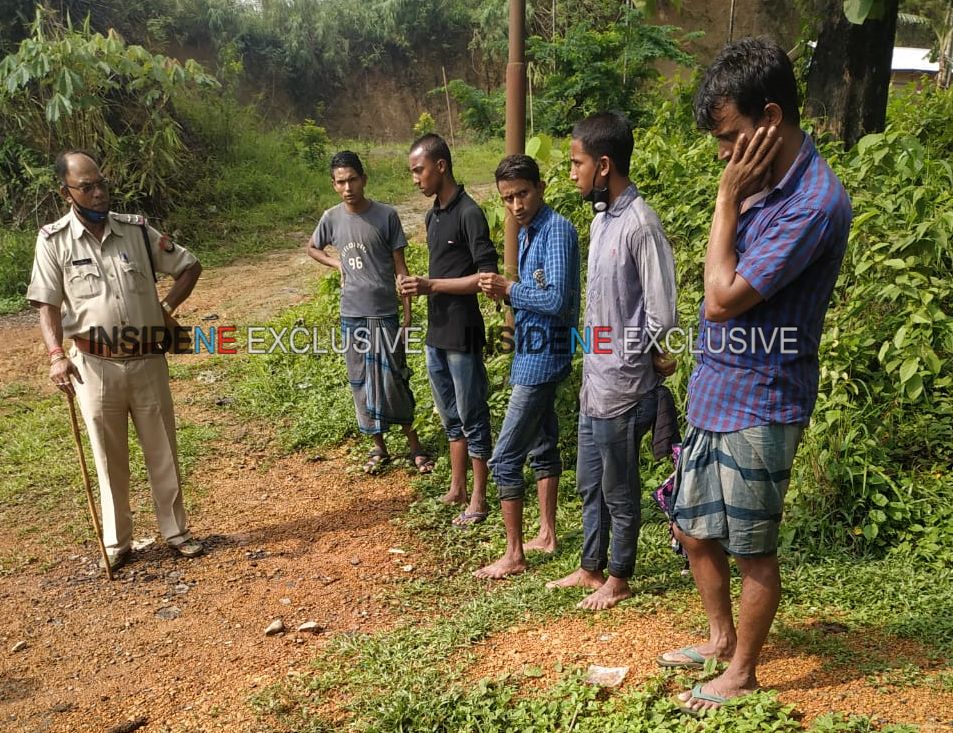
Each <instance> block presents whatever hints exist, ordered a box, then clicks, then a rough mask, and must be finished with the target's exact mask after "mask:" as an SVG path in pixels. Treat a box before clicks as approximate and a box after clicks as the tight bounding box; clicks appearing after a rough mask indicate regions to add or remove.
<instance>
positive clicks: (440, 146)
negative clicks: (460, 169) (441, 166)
mask: <svg viewBox="0 0 953 733" xmlns="http://www.w3.org/2000/svg"><path fill="white" fill-rule="evenodd" d="M418 148H419V149H420V150H421V151H423V154H424V155H426V156H427V157H428V158H429V159H430V160H432V161H434V162H436V161H438V160H445V161H447V173H449V174H451V175H453V159H452V158H451V157H450V147H449V146H448V145H447V141H446V140H444V139H443V138H442V137H440V135H437V134H436V133H433V132H428V133H427V134H426V135H421V136H420V137H418V138H417V139H416V140H414V141H413V142H412V143H411V144H410V152H411V153H412V152H414V151H415V150H417V149H418Z"/></svg>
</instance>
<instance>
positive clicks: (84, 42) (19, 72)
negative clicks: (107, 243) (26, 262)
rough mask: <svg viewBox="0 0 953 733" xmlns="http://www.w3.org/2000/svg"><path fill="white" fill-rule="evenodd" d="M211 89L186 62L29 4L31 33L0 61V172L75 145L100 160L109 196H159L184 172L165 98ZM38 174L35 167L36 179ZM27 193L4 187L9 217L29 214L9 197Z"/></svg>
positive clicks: (25, 168)
mask: <svg viewBox="0 0 953 733" xmlns="http://www.w3.org/2000/svg"><path fill="white" fill-rule="evenodd" d="M214 85H216V81H215V80H214V79H213V78H212V77H210V76H208V75H207V74H205V73H204V71H202V69H201V67H200V66H199V65H198V64H197V63H195V62H194V61H191V60H190V61H187V62H186V63H185V64H184V65H183V64H180V63H179V62H178V61H175V60H173V59H170V58H168V57H165V56H160V55H154V54H151V53H149V52H148V51H146V50H145V49H144V48H142V47H141V46H128V45H126V44H125V43H124V42H123V40H122V39H121V38H120V37H119V36H118V35H117V34H116V33H115V32H113V31H110V32H109V34H108V35H106V36H103V35H101V34H99V33H92V32H90V29H89V25H88V22H87V24H85V25H83V26H82V27H81V28H79V29H75V28H74V27H73V26H72V24H71V23H70V22H69V21H68V20H67V22H66V24H62V23H60V22H59V21H58V20H56V17H55V16H54V15H52V14H47V13H45V12H44V11H42V10H37V15H36V20H35V21H34V24H33V29H32V35H31V37H30V38H28V39H26V40H24V41H23V42H22V43H21V44H20V47H19V49H18V50H17V52H16V53H14V54H11V55H9V56H7V57H6V58H4V59H3V61H0V133H2V134H3V136H4V137H5V138H7V139H9V140H10V141H11V142H6V141H5V143H4V151H5V155H4V157H3V158H2V160H3V161H4V164H5V165H4V170H3V171H0V172H2V173H3V174H4V175H3V176H2V177H3V178H10V179H13V180H16V179H17V178H19V179H22V178H23V177H24V175H26V176H27V177H28V178H30V177H32V176H31V172H32V171H33V170H34V164H35V162H36V160H37V156H38V157H39V160H41V161H49V160H51V159H52V158H53V157H54V156H55V154H56V153H57V152H59V151H60V150H63V149H66V148H72V147H82V148H86V149H88V150H90V151H92V152H93V153H94V154H96V155H98V156H99V157H100V158H101V161H100V162H101V166H102V169H103V173H104V174H105V175H106V176H108V177H109V178H110V179H111V180H112V181H113V182H114V184H115V185H114V191H115V194H116V195H117V196H118V197H119V198H121V199H123V200H125V201H143V200H150V201H151V202H152V203H153V205H158V204H160V203H163V202H167V201H168V199H169V198H170V197H171V196H172V195H173V194H174V193H175V191H176V190H177V184H178V183H181V176H182V174H183V171H188V170H189V169H190V168H189V166H188V165H186V161H187V160H188V158H189V152H188V150H187V148H186V146H185V145H184V143H183V140H182V136H181V129H180V126H179V124H178V122H177V120H176V118H175V114H174V110H173V99H174V97H175V96H176V95H177V94H178V93H179V92H181V91H183V90H185V89H187V88H195V87H212V86H214ZM11 154H12V155H11ZM43 176H46V177H45V178H44V177H43ZM47 180H48V173H47V172H45V171H44V172H43V173H42V175H40V177H39V182H42V183H45V182H46V181H47ZM34 189H35V186H31V185H27V186H24V187H22V188H18V189H14V190H11V191H10V193H11V194H12V196H11V197H10V198H11V202H10V203H8V204H6V206H5V207H4V208H5V209H6V210H7V211H8V212H9V214H10V215H11V216H14V215H17V214H18V213H19V214H21V215H22V212H23V211H25V210H26V211H29V210H32V209H31V208H30V207H31V206H32V202H30V201H29V200H26V201H23V200H20V201H18V198H19V197H21V196H23V195H26V196H29V195H30V194H31V193H33V192H34ZM34 208H35V207H34ZM5 213H6V212H5Z"/></svg>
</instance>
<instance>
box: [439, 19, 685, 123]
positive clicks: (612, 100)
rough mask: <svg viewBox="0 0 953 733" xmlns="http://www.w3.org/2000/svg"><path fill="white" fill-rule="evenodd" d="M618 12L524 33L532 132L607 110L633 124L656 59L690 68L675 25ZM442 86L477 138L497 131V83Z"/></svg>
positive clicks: (499, 103)
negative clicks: (544, 32)
mask: <svg viewBox="0 0 953 733" xmlns="http://www.w3.org/2000/svg"><path fill="white" fill-rule="evenodd" d="M616 12H617V13H619V16H620V20H619V21H618V22H612V23H609V24H608V25H607V26H605V27H601V26H600V25H599V24H597V23H595V22H594V21H593V20H591V19H588V18H586V19H584V20H578V21H576V22H575V23H573V24H572V25H570V26H569V27H568V28H567V29H566V30H565V31H564V32H561V33H557V35H556V36H554V37H551V38H546V37H543V36H532V37H530V38H529V40H528V43H527V59H528V61H529V62H530V73H531V83H532V87H533V102H532V105H533V109H532V112H533V121H534V127H535V130H537V131H541V132H545V133H549V134H555V135H563V134H566V133H567V132H568V131H569V130H570V129H571V127H572V125H573V123H574V122H575V121H577V120H578V119H580V118H581V117H585V116H586V115H588V114H592V113H594V112H597V111H599V110H607V109H613V110H618V111H620V112H623V113H624V114H626V115H628V116H629V117H630V118H631V119H632V120H633V121H635V122H639V121H641V120H642V119H644V118H645V117H646V113H647V110H646V108H645V104H644V101H643V99H642V96H643V95H644V93H645V90H646V86H647V82H649V81H650V80H652V79H655V78H656V77H657V76H658V71H657V70H656V68H655V63H656V62H658V61H661V60H667V61H675V62H676V63H679V64H683V65H686V66H688V65H691V63H692V58H691V56H689V55H688V54H687V53H686V52H684V51H683V50H682V48H681V45H680V41H679V39H678V38H677V37H676V33H677V29H676V28H674V27H671V26H658V25H650V24H648V23H646V22H645V19H644V16H643V15H642V14H641V13H640V12H639V11H638V10H634V9H631V8H629V7H623V8H622V10H621V11H619V10H616ZM447 88H448V90H449V91H450V93H451V94H452V95H453V97H454V98H455V99H456V101H457V103H458V104H459V105H460V106H461V109H462V113H461V116H462V118H463V122H464V124H465V125H467V126H468V127H469V128H470V129H471V130H473V131H475V132H476V133H477V134H478V135H481V136H487V135H500V134H502V130H503V90H502V88H497V89H494V90H493V91H491V92H484V91H482V90H480V89H477V88H475V87H473V86H471V85H469V84H466V83H465V82H463V81H462V80H459V79H457V80H454V81H452V82H451V83H450V84H448V86H447ZM439 91H442V88H441V89H440V90H439Z"/></svg>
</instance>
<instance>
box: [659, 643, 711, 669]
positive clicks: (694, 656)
mask: <svg viewBox="0 0 953 733" xmlns="http://www.w3.org/2000/svg"><path fill="white" fill-rule="evenodd" d="M666 654H681V655H682V656H683V657H686V659H666V658H665V655H666ZM706 661H707V657H705V656H704V655H702V654H700V653H699V652H698V651H697V650H696V649H695V648H694V647H690V646H684V647H682V648H681V649H676V650H675V651H671V652H664V653H662V654H659V655H658V656H657V657H656V658H655V662H656V664H658V666H659V667H666V668H669V669H704V667H705V662H706Z"/></svg>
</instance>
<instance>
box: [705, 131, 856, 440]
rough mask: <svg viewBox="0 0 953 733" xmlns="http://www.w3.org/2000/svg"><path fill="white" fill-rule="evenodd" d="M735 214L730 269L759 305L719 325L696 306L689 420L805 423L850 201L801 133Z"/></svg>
mask: <svg viewBox="0 0 953 733" xmlns="http://www.w3.org/2000/svg"><path fill="white" fill-rule="evenodd" d="M742 210H743V213H742V214H741V216H740V218H739V220H738V231H737V241H736V244H735V249H736V251H737V253H738V265H737V267H736V272H737V273H738V274H739V275H741V276H742V277H743V278H744V279H745V280H746V281H747V282H748V284H750V285H751V287H753V288H754V289H755V290H757V291H758V293H759V294H760V295H761V297H762V298H763V299H764V300H763V301H762V302H760V303H758V304H757V305H755V306H754V307H753V308H751V309H750V310H748V311H747V312H745V313H742V314H741V315H739V316H736V317H735V318H732V319H730V320H728V321H725V322H723V323H715V322H713V321H708V320H706V319H705V303H704V301H703V302H702V305H701V311H700V316H699V317H700V326H699V330H698V331H699V332H698V340H697V343H696V358H697V364H696V366H695V371H694V372H693V373H692V376H691V380H690V381H689V383H688V422H689V423H690V424H691V425H694V426H696V427H698V428H701V429H702V430H709V431H712V432H716V433H727V432H733V431H736V430H743V429H744V428H750V427H754V426H756V425H772V424H779V423H780V424H793V425H806V424H807V422H808V420H809V419H810V417H811V413H812V412H813V410H814V403H815V401H816V400H817V384H818V359H817V351H818V345H819V343H820V339H821V327H822V326H823V324H824V315H825V313H826V312H827V307H828V304H829V303H830V299H831V293H832V292H833V290H834V283H835V282H836V281H837V275H838V273H839V272H840V266H841V261H842V260H843V259H844V251H845V249H846V247H847V235H848V233H849V231H850V222H851V218H852V212H851V206H850V199H848V197H847V193H846V192H845V191H844V187H843V186H842V185H841V182H840V181H839V180H838V179H837V176H836V175H834V172H833V171H832V170H831V169H830V167H829V166H828V165H827V163H826V162H825V161H824V159H823V158H821V156H820V155H819V154H818V152H817V149H816V148H815V147H814V142H813V141H812V140H811V138H810V136H808V135H807V134H805V135H804V142H803V143H802V144H801V149H800V152H799V153H798V156H797V158H796V159H795V161H794V164H793V165H792V166H791V168H790V170H789V171H788V172H787V174H786V175H785V176H784V178H783V179H782V180H781V182H780V183H778V185H777V186H775V188H774V189H773V190H771V191H770V192H768V194H767V195H766V196H764V197H763V198H762V199H761V200H760V201H757V202H756V203H754V204H753V205H751V206H750V208H747V209H745V208H744V207H742Z"/></svg>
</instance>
